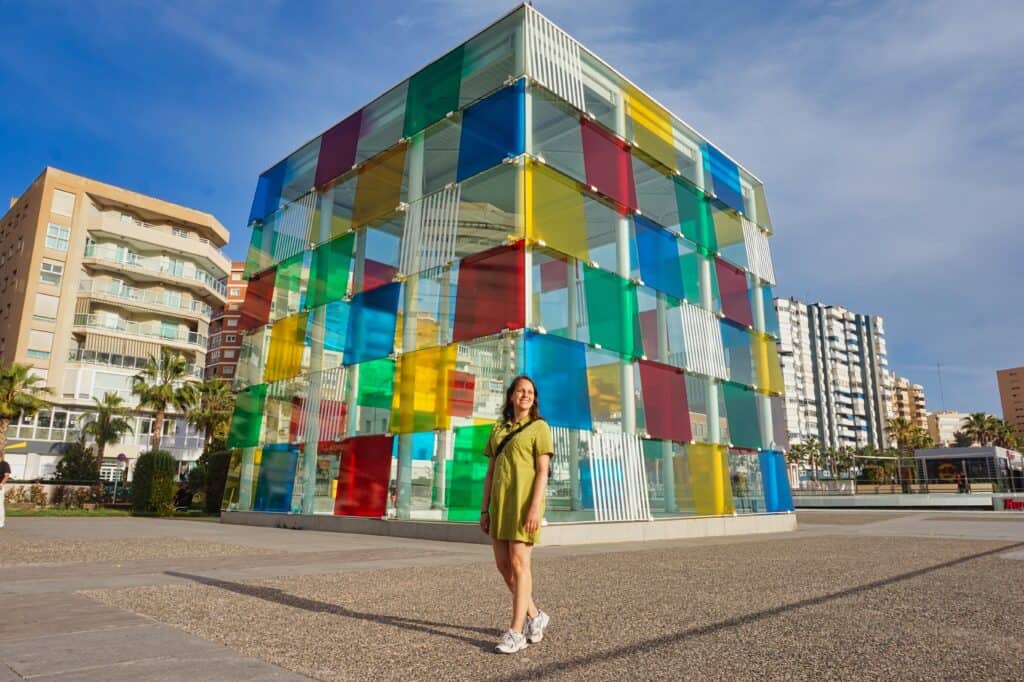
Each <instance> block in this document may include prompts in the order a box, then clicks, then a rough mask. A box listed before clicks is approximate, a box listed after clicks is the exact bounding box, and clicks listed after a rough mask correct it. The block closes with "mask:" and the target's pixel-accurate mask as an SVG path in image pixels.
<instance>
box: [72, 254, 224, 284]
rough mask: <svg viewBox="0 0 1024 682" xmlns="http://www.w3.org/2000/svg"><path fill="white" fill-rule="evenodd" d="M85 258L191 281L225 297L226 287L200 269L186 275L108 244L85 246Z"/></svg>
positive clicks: (181, 269) (181, 270)
mask: <svg viewBox="0 0 1024 682" xmlns="http://www.w3.org/2000/svg"><path fill="white" fill-rule="evenodd" d="M85 257H86V258H96V259H98V260H104V261H108V262H111V263H117V264H118V265H124V266H126V267H130V268H139V269H140V270H148V271H149V272H156V273H159V274H161V275H169V276H172V277H180V278H181V279H192V280H195V281H197V282H200V283H202V284H205V285H206V286H208V287H210V288H211V289H213V290H214V291H216V292H217V293H218V294H220V295H221V296H224V297H226V296H227V291H228V290H227V286H226V285H225V284H224V283H223V282H221V281H220V280H219V279H217V278H215V277H214V276H213V275H211V274H210V273H208V272H206V271H205V270H202V269H200V268H195V269H194V270H193V271H192V272H190V273H186V271H185V268H184V267H178V266H176V265H172V264H170V263H165V262H164V261H163V260H162V259H159V258H143V257H142V256H139V255H138V254H135V253H131V252H128V251H118V249H116V248H114V247H111V246H110V245H108V244H86V245H85Z"/></svg>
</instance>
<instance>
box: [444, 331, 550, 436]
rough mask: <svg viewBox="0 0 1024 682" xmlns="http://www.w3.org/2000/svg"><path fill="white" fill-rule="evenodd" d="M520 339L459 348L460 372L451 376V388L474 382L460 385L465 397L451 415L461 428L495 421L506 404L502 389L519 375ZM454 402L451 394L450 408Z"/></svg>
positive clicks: (509, 336) (490, 339)
mask: <svg viewBox="0 0 1024 682" xmlns="http://www.w3.org/2000/svg"><path fill="white" fill-rule="evenodd" d="M522 339H523V337H522V335H521V334H502V335H500V336H489V337H486V338H482V339H477V340H474V341H463V342H461V343H459V344H458V348H459V350H458V367H459V369H460V370H462V371H460V372H454V373H453V376H452V386H453V387H455V386H456V385H457V384H456V382H457V381H460V380H464V379H465V375H469V376H471V377H472V378H473V381H472V384H471V386H470V385H467V384H465V383H464V384H463V390H464V391H465V393H464V394H463V395H464V396H465V397H464V398H461V399H460V402H461V405H460V407H459V411H458V414H456V412H455V410H454V409H453V411H452V416H453V417H454V419H453V421H454V423H456V424H458V425H460V426H461V425H469V424H474V423H479V421H480V420H487V421H493V420H494V419H496V418H498V416H499V415H500V414H501V408H502V406H503V405H504V403H505V389H506V388H507V387H508V384H509V383H510V382H511V381H512V377H514V376H515V375H516V374H517V373H518V372H517V370H518V367H517V363H516V359H517V358H518V357H520V356H521V355H522V347H521V344H522ZM470 398H471V400H472V403H471V405H470V412H469V413H468V414H466V408H465V402H464V401H465V400H467V399H470ZM455 402H456V396H455V394H454V393H453V395H452V401H451V403H452V405H455ZM542 409H543V406H542ZM459 415H462V416H459Z"/></svg>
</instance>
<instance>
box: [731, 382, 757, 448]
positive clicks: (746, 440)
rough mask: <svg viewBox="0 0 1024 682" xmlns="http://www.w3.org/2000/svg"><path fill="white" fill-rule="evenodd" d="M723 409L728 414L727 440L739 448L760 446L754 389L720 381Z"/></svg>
mask: <svg viewBox="0 0 1024 682" xmlns="http://www.w3.org/2000/svg"><path fill="white" fill-rule="evenodd" d="M722 392H723V395H724V397H725V410H726V412H727V413H728V415H729V442H730V443H732V444H733V445H735V446H736V447H740V448H751V449H755V450H756V449H757V448H760V447H761V429H760V428H759V426H758V419H757V399H756V397H755V394H754V390H753V389H750V388H747V387H746V386H740V385H739V384H734V383H732V382H731V381H726V382H723V383H722Z"/></svg>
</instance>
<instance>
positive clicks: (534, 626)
mask: <svg viewBox="0 0 1024 682" xmlns="http://www.w3.org/2000/svg"><path fill="white" fill-rule="evenodd" d="M538 397H539V396H538V395H537V386H536V384H534V383H533V380H532V379H531V378H530V377H528V376H518V377H516V378H515V379H513V380H512V383H511V385H510V386H509V387H508V390H507V391H506V392H505V405H504V407H503V408H502V411H501V418H500V419H499V420H498V423H496V424H495V425H494V429H493V430H492V431H491V436H490V438H489V439H488V441H487V446H486V447H485V448H484V454H485V455H486V456H487V457H488V459H489V460H490V461H489V463H488V466H487V476H486V478H485V479H484V491H483V492H484V495H483V505H482V509H481V511H480V527H481V528H482V529H483V531H484V532H485V533H488V534H489V535H490V536H491V546H492V548H493V549H494V561H495V563H496V564H497V566H498V571H499V572H500V573H501V577H502V578H503V579H504V580H505V584H506V585H507V586H508V589H509V591H511V592H512V621H511V623H510V624H509V627H508V630H506V631H505V633H504V634H502V636H501V639H500V640H499V641H498V644H497V646H496V647H495V649H496V650H497V651H499V652H501V653H503V654H514V653H516V652H517V651H522V650H523V649H525V648H526V647H527V646H528V645H529V644H536V643H537V642H539V641H541V640H542V639H543V638H544V630H545V628H547V626H548V623H549V622H550V621H551V618H550V616H548V614H546V613H544V612H543V611H541V610H539V609H538V608H537V605H536V604H535V603H534V601H533V574H532V572H531V568H530V560H531V555H532V552H533V546H534V545H535V544H536V543H537V542H538V541H539V540H540V525H541V519H542V518H543V517H544V495H545V493H546V491H547V483H548V466H549V464H550V462H551V456H552V454H554V443H553V441H552V438H551V428H550V427H549V426H548V424H547V422H545V421H544V418H543V417H541V416H540V406H539V402H538Z"/></svg>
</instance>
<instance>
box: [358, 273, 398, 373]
mask: <svg viewBox="0 0 1024 682" xmlns="http://www.w3.org/2000/svg"><path fill="white" fill-rule="evenodd" d="M401 290H402V285H401V284H400V283H398V282H393V283H391V284H385V285H384V286H380V287H377V288H375V289H370V290H369V291H363V292H360V293H358V294H356V295H355V296H353V297H352V303H351V310H350V311H349V318H348V335H347V337H346V338H345V361H344V364H346V365H354V364H356V363H359V362H366V361H367V360H379V359H380V358H386V357H387V356H388V355H390V354H391V351H392V350H393V349H394V346H395V324H396V321H397V316H398V298H399V294H400V293H401Z"/></svg>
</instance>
